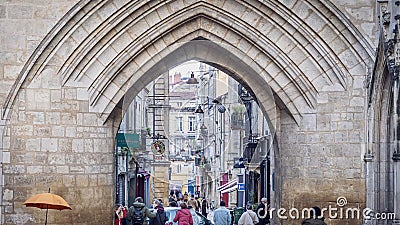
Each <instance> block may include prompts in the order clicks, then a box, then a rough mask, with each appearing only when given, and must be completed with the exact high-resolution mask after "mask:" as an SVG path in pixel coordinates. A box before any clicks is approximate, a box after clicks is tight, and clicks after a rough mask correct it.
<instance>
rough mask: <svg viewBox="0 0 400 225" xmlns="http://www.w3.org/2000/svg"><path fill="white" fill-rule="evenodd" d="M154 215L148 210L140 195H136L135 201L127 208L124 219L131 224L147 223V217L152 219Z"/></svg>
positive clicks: (144, 224)
mask: <svg viewBox="0 0 400 225" xmlns="http://www.w3.org/2000/svg"><path fill="white" fill-rule="evenodd" d="M155 217H156V214H155V213H152V212H150V210H149V209H148V208H147V207H146V205H145V204H144V203H143V198H142V197H137V198H136V199H135V202H134V203H133V204H132V206H131V207H129V209H128V214H127V217H126V219H127V220H128V221H129V222H131V225H147V219H146V218H149V219H153V218H155Z"/></svg>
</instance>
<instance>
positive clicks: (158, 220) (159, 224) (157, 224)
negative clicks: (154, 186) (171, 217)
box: [150, 199, 168, 225]
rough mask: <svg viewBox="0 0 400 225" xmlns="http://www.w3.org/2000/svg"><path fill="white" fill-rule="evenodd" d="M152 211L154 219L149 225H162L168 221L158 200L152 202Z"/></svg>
mask: <svg viewBox="0 0 400 225" xmlns="http://www.w3.org/2000/svg"><path fill="white" fill-rule="evenodd" d="M154 211H155V212H156V217H155V218H154V219H152V220H150V225H164V224H165V222H167V221H168V217H167V214H166V213H165V211H164V206H163V205H162V202H161V201H160V200H157V199H156V200H154Z"/></svg>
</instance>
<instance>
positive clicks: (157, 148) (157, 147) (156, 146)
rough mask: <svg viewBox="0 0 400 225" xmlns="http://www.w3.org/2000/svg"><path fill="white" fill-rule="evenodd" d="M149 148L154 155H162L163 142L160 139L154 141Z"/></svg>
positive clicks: (163, 150) (163, 149)
mask: <svg viewBox="0 0 400 225" xmlns="http://www.w3.org/2000/svg"><path fill="white" fill-rule="evenodd" d="M151 150H152V151H153V153H154V154H155V155H162V154H164V152H165V144H164V143H163V142H162V141H155V142H153V144H151Z"/></svg>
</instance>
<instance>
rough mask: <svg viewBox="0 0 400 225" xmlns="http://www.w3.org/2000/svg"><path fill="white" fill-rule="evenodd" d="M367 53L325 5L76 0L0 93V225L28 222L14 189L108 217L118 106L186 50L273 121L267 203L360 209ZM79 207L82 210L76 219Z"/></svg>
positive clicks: (83, 219)
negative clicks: (236, 83)
mask: <svg viewBox="0 0 400 225" xmlns="http://www.w3.org/2000/svg"><path fill="white" fill-rule="evenodd" d="M372 55H373V51H372V50H371V47H370V46H369V44H368V42H367V41H366V40H365V38H364V37H363V36H362V35H361V34H360V33H359V32H358V31H357V30H356V29H355V28H354V26H352V25H351V23H349V22H348V20H346V19H344V17H343V16H342V15H341V14H339V13H338V10H336V9H335V7H334V6H333V5H332V4H331V3H329V2H328V3H327V2H325V1H318V2H315V3H314V4H310V3H309V2H308V1H292V2H291V3H288V4H283V3H282V2H279V1H265V2H258V1H244V2H242V1H233V0H227V1H216V2H212V3H210V2H207V1H172V0H170V1H162V2H155V1H147V2H145V1H115V2H113V1H89V0H82V1H80V2H79V4H77V5H76V6H74V7H73V8H72V9H71V10H70V11H69V12H68V13H67V15H66V16H64V17H63V19H62V20H61V21H60V22H59V23H58V24H57V25H56V26H55V27H54V28H53V30H52V31H51V32H50V33H49V34H48V35H47V37H46V38H45V39H44V40H43V41H42V42H41V44H40V45H39V47H38V48H37V49H36V51H35V52H34V53H33V55H32V57H31V59H30V60H29V61H28V62H27V63H26V65H25V67H24V68H23V70H22V71H21V73H20V76H19V77H18V79H17V81H16V83H15V85H14V86H13V88H12V90H11V92H10V94H9V96H8V97H7V99H6V101H5V105H4V107H3V109H4V110H3V115H2V116H3V118H4V119H3V121H4V122H3V123H4V124H5V125H4V134H3V140H9V142H8V141H3V146H2V148H3V155H4V154H5V155H9V156H10V157H9V161H8V162H5V163H3V176H4V181H5V184H4V187H3V193H8V194H7V195H5V196H6V197H5V198H4V199H3V202H4V201H7V202H8V204H9V205H10V206H12V208H13V209H10V208H7V207H6V208H7V209H5V208H4V209H3V210H4V212H5V214H4V221H5V224H13V223H15V222H16V221H20V223H21V224H25V223H29V222H28V221H29V220H30V219H29V218H30V216H31V214H32V213H35V214H36V212H34V211H32V210H29V209H25V208H24V207H22V205H21V203H22V202H23V199H25V198H26V197H27V196H29V195H31V194H32V193H37V192H39V191H42V190H46V188H48V187H51V188H52V190H54V191H55V192H58V193H62V194H63V195H64V196H66V198H68V199H71V200H70V202H71V204H72V206H73V208H74V210H73V211H72V212H61V213H60V215H62V216H59V217H58V218H57V219H56V221H54V222H56V223H71V224H74V223H78V222H79V223H85V224H100V223H102V222H103V221H111V217H112V216H111V215H112V214H111V208H112V202H113V201H112V197H113V160H112V159H113V148H114V137H115V132H116V130H117V127H118V124H119V122H120V120H121V113H119V111H118V110H119V107H120V105H119V104H118V103H120V102H121V101H129V100H130V99H131V98H132V97H133V96H134V95H135V94H136V93H138V91H139V90H141V89H142V88H143V87H144V86H145V85H146V84H147V83H149V82H150V81H151V80H153V79H154V78H156V77H157V76H158V75H159V74H160V73H161V72H163V71H166V70H167V69H168V67H170V66H173V65H177V64H179V63H180V62H183V61H186V60H188V59H201V60H204V61H208V62H211V63H213V64H215V65H218V66H219V67H220V68H222V69H224V70H226V71H229V73H230V75H232V76H234V77H235V78H236V79H238V80H240V81H241V82H243V83H245V84H247V86H249V87H251V89H252V91H253V93H254V94H255V96H256V98H257V101H258V103H259V105H260V107H261V108H262V110H263V111H264V113H265V115H267V116H268V117H269V119H270V122H271V124H272V125H273V127H274V128H275V130H276V139H277V140H278V143H277V144H278V145H279V153H277V155H279V156H280V158H279V159H278V160H279V167H280V168H279V171H280V174H278V175H279V178H276V179H277V181H279V183H278V184H279V187H280V188H281V196H280V199H279V201H277V202H276V203H275V204H276V206H277V207H289V206H296V207H310V206H311V205H308V204H311V203H312V204H327V203H329V202H333V201H335V200H336V197H338V196H342V195H346V194H348V197H351V199H349V200H350V201H351V202H353V203H356V202H357V203H360V204H361V205H363V204H365V188H359V190H351V189H349V188H348V187H349V186H357V187H359V186H361V187H363V185H362V184H363V183H364V179H363V176H362V168H361V166H362V164H361V160H360V162H359V163H357V162H358V161H357V159H358V157H359V155H360V154H361V152H362V148H361V146H362V144H363V136H364V134H363V126H364V122H363V112H364V107H365V105H364V104H365V103H364V97H365V93H364V89H363V86H362V81H363V80H364V79H365V78H366V76H367V75H368V74H366V68H367V67H368V65H370V64H371V62H372ZM268 87H270V89H269V88H268ZM275 101H279V106H280V107H279V108H278V107H271V106H275V104H271V103H275ZM122 105H123V104H122ZM122 111H124V109H122ZM272 112H276V113H272ZM350 120H351V121H350ZM353 131H354V133H355V134H353ZM346 149H352V150H351V151H349V152H350V153H349V155H350V156H348V155H346V154H345V153H344V152H345V151H346ZM349 163H350V164H351V165H352V166H348V164H349ZM320 167H323V168H322V169H321V168H320ZM352 191H354V192H355V193H356V194H354V193H353V192H352ZM350 193H351V195H350ZM304 199H308V201H302V200H304ZM86 208H90V209H91V211H92V212H96V214H95V215H94V216H93V217H87V213H86V212H84V209H86ZM57 213H58V212H57ZM71 214H72V215H71ZM35 218H38V217H35ZM32 223H40V222H39V221H35V222H32Z"/></svg>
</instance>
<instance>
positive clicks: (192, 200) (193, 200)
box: [187, 198, 199, 211]
mask: <svg viewBox="0 0 400 225" xmlns="http://www.w3.org/2000/svg"><path fill="white" fill-rule="evenodd" d="M187 204H188V207H189V206H192V207H193V209H194V210H196V211H199V206H198V203H197V200H196V199H194V198H191V199H190V200H189V201H188V203H187Z"/></svg>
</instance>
